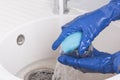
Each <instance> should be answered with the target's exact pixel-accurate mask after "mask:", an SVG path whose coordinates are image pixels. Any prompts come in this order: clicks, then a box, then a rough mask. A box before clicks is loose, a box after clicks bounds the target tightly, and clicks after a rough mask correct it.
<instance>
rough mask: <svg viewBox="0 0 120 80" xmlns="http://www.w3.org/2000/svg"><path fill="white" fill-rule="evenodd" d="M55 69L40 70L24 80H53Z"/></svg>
mask: <svg viewBox="0 0 120 80" xmlns="http://www.w3.org/2000/svg"><path fill="white" fill-rule="evenodd" d="M53 73H54V70H53V69H38V70H33V71H31V72H29V73H27V74H26V76H25V79H24V80H52V76H53Z"/></svg>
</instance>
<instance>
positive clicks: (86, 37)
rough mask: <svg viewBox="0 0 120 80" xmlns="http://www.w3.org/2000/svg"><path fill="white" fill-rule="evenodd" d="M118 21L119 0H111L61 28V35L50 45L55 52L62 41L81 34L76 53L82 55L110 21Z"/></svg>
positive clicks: (119, 14) (119, 11)
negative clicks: (75, 34) (72, 35)
mask: <svg viewBox="0 0 120 80" xmlns="http://www.w3.org/2000/svg"><path fill="white" fill-rule="evenodd" d="M118 19H120V0H112V1H111V2H110V3H108V4H107V5H105V6H103V7H101V8H99V9H97V10H95V11H93V12H90V13H87V14H84V15H82V16H79V17H77V18H75V19H74V20H72V21H71V22H69V23H67V24H66V25H64V26H63V27H62V33H61V34H60V36H59V37H58V39H57V40H56V41H55V42H54V44H53V45H52V49H53V50H56V49H57V48H58V47H59V45H60V44H61V43H62V41H63V40H64V39H65V38H66V37H67V36H69V35H71V34H73V33H75V32H82V39H81V41H80V43H79V47H78V52H79V54H80V55H82V54H83V53H84V52H85V51H87V49H88V47H89V46H90V44H91V42H92V41H93V40H94V38H95V37H96V36H97V35H98V34H99V33H100V32H101V31H102V30H103V29H104V28H105V27H106V26H108V25H109V24H110V23H111V21H114V20H118Z"/></svg>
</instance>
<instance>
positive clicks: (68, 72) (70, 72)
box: [52, 62, 80, 80]
mask: <svg viewBox="0 0 120 80" xmlns="http://www.w3.org/2000/svg"><path fill="white" fill-rule="evenodd" d="M79 74H80V72H79V71H78V70H76V69H74V68H72V67H69V66H65V65H62V64H60V63H59V62H57V64H56V67H55V70H54V74H53V76H52V80H80V76H79Z"/></svg>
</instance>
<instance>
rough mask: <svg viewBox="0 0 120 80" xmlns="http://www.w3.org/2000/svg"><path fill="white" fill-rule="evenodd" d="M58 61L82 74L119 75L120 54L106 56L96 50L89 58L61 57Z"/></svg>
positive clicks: (106, 54)
mask: <svg viewBox="0 0 120 80" xmlns="http://www.w3.org/2000/svg"><path fill="white" fill-rule="evenodd" d="M58 61H59V62H60V63H62V64H64V65H68V66H72V67H74V68H75V69H79V70H81V71H82V72H99V73H119V72H120V52H117V53H115V54H113V55H112V54H108V53H104V52H99V51H97V50H96V49H94V50H93V53H92V54H91V55H90V56H89V57H85V58H77V57H73V56H67V55H61V56H60V57H59V58H58Z"/></svg>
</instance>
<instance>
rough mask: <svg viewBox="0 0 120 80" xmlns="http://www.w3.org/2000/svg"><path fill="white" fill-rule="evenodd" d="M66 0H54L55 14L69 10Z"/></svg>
mask: <svg viewBox="0 0 120 80" xmlns="http://www.w3.org/2000/svg"><path fill="white" fill-rule="evenodd" d="M67 2H68V0H54V8H53V12H54V13H55V14H66V13H68V12H69V10H68V6H67Z"/></svg>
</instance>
